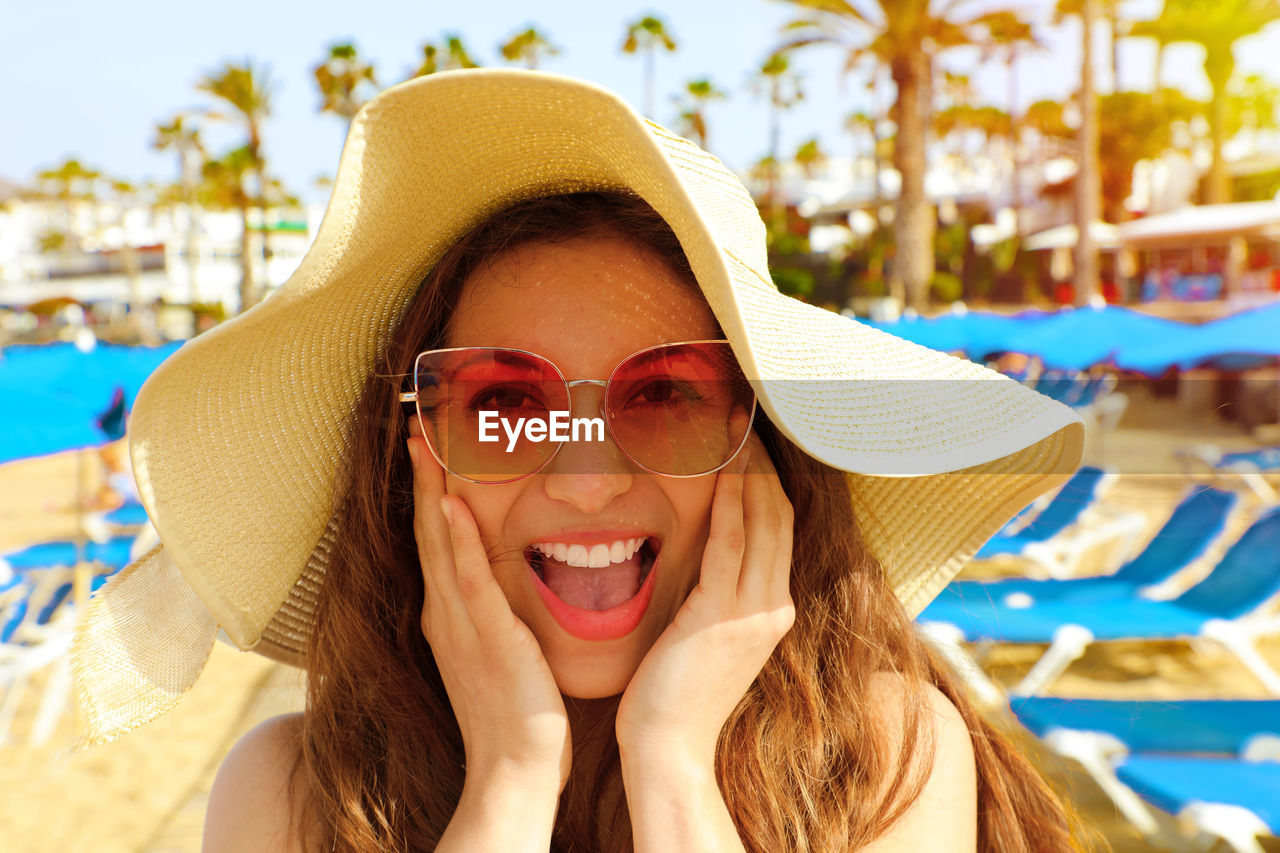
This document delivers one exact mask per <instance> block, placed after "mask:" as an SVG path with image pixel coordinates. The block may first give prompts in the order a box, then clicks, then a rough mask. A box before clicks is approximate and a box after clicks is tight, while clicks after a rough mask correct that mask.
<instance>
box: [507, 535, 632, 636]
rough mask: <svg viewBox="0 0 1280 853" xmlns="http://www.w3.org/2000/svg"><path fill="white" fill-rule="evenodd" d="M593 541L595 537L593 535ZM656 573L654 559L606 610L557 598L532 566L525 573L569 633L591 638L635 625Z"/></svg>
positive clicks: (620, 632)
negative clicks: (632, 589)
mask: <svg viewBox="0 0 1280 853" xmlns="http://www.w3.org/2000/svg"><path fill="white" fill-rule="evenodd" d="M555 541H558V542H565V544H586V543H585V542H583V543H576V542H572V541H566V540H564V539H557V540H555ZM596 541H599V540H598V539H597V540H596ZM657 573H658V564H657V561H656V560H655V561H654V564H653V566H652V567H651V568H650V569H649V575H648V577H646V578H645V579H644V583H642V584H640V589H639V590H637V591H636V594H635V595H633V596H632V597H631V598H630V599H628V600H627V601H624V602H622V603H621V604H619V605H617V606H616V607H610V608H609V609H608V610H587V609H585V608H582V607H574V606H573V605H572V604H567V603H566V602H564V601H561V600H560V598H559V597H558V596H557V595H556V594H555V593H554V592H552V591H551V590H550V589H548V588H547V585H546V584H544V583H543V582H542V579H541V578H540V577H538V574H537V572H535V571H534V570H533V568H532V567H530V569H529V576H530V577H531V578H533V588H534V589H536V590H537V591H538V597H539V598H541V599H542V603H543V604H544V605H545V606H546V608H547V611H548V612H549V613H550V614H551V617H552V618H553V619H555V620H556V622H557V623H559V625H560V627H561V628H563V629H564V630H565V631H566V632H568V633H569V634H570V635H572V636H574V637H577V638H578V639H579V640H591V641H594V642H600V641H602V640H617V639H619V638H621V637H625V636H626V635H627V634H630V633H631V632H632V631H634V630H635V629H636V626H637V625H639V624H640V620H641V619H643V618H644V614H645V611H646V610H648V609H649V602H650V601H651V600H652V599H653V578H654V575H656V574H657Z"/></svg>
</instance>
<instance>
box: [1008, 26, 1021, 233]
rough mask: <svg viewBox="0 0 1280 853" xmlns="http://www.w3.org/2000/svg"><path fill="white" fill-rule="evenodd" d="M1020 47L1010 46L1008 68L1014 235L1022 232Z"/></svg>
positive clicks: (1010, 176) (1010, 175)
mask: <svg viewBox="0 0 1280 853" xmlns="http://www.w3.org/2000/svg"><path fill="white" fill-rule="evenodd" d="M1017 62H1018V48H1017V46H1016V45H1010V46H1009V64H1008V67H1007V69H1006V73H1007V74H1008V83H1009V166H1010V174H1009V178H1010V181H1011V183H1012V184H1013V235H1014V236H1015V237H1017V236H1020V235H1021V233H1022V222H1021V220H1022V160H1021V151H1020V149H1019V147H1018V129H1019V127H1020V124H1019V122H1018V75H1017V67H1016V66H1017Z"/></svg>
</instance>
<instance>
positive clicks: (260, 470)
mask: <svg viewBox="0 0 1280 853" xmlns="http://www.w3.org/2000/svg"><path fill="white" fill-rule="evenodd" d="M607 189H613V190H625V191H630V192H633V193H635V194H638V195H639V196H640V197H641V198H643V199H644V200H645V201H646V202H647V203H648V204H649V205H650V206H652V207H653V208H654V209H655V210H656V211H657V212H658V213H659V214H661V216H662V217H663V218H664V219H665V220H666V221H667V223H669V224H670V226H671V228H672V230H673V231H674V232H675V234H676V236H677V237H678V238H679V240H680V243H681V245H682V246H683V247H684V250H685V253H686V254H687V255H688V258H689V263H690V265H691V266H692V268H693V272H694V274H695V275H696V277H697V279H698V283H699V285H700V286H701V289H702V292H703V294H704V295H705V296H706V299H707V301H708V302H709V303H710V306H711V308H712V310H713V311H714V313H715V316H716V319H717V320H718V321H719V323H720V325H721V327H722V328H723V329H724V333H725V335H726V336H727V338H728V339H729V341H730V343H731V344H732V346H733V350H734V352H735V354H736V355H737V358H738V361H739V362H740V363H741V366H742V368H743V370H744V372H745V373H746V375H747V376H748V377H749V378H750V379H751V380H752V382H753V384H754V385H755V388H756V392H757V396H758V397H759V401H760V405H761V406H763V408H764V410H765V411H766V412H767V413H768V416H769V418H770V419H771V420H772V421H773V423H775V424H776V425H777V426H778V427H779V428H780V429H781V430H782V431H783V432H784V433H785V434H786V435H787V436H788V437H790V438H791V440H792V441H794V442H796V443H797V444H798V445H799V446H800V447H802V448H803V449H804V450H805V451H807V452H808V453H809V454H811V455H812V456H814V457H816V458H818V459H820V460H822V461H823V462H826V463H828V464H830V465H833V466H835V467H837V468H840V469H842V470H845V471H848V472H850V483H851V486H852V489H853V493H854V498H855V501H856V502H857V505H858V507H859V518H860V523H861V525H862V527H863V530H864V535H865V537H866V539H867V542H868V545H869V547H870V548H871V549H872V551H873V553H874V554H875V555H876V556H877V557H878V558H879V559H880V560H881V562H882V563H883V564H884V566H885V568H886V571H887V572H888V577H889V581H890V583H891V584H892V585H893V588H894V590H895V591H896V592H897V595H898V597H899V598H900V599H901V601H902V602H903V604H904V605H905V606H906V608H907V609H908V610H909V611H910V612H912V613H916V612H918V611H919V610H920V609H921V608H923V607H924V605H925V604H926V603H927V602H928V601H929V600H930V599H931V598H932V597H933V596H934V595H936V594H937V592H938V590H940V589H941V588H942V586H943V585H945V584H946V583H947V581H948V580H949V579H950V578H951V577H952V576H953V575H955V573H956V572H958V571H959V570H960V567H961V566H962V565H963V564H964V563H965V562H966V561H967V560H968V559H969V558H970V557H971V556H972V554H973V553H974V552H975V551H976V550H977V549H978V547H979V546H980V545H981V544H982V543H983V541H985V540H986V539H987V538H988V537H989V536H990V535H991V534H992V533H993V532H994V531H995V530H996V529H997V528H999V526H1000V525H1001V524H1002V523H1003V522H1004V521H1005V520H1007V519H1008V518H1009V517H1010V516H1011V515H1012V514H1013V513H1014V512H1016V511H1017V510H1018V509H1019V508H1020V507H1022V506H1023V505H1025V504H1027V503H1028V502H1029V501H1031V500H1032V499H1033V498H1034V497H1035V496H1036V495H1038V494H1039V493H1041V492H1043V491H1045V490H1046V489H1048V488H1050V487H1052V486H1054V485H1056V484H1058V483H1060V482H1061V481H1062V479H1063V478H1064V477H1065V476H1066V475H1067V474H1069V473H1070V471H1071V470H1073V469H1074V467H1075V466H1076V464H1077V462H1078V460H1079V457H1080V453H1081V447H1082V442H1083V430H1082V428H1081V425H1080V422H1079V420H1078V419H1077V418H1076V417H1075V415H1073V414H1072V412H1071V411H1070V410H1069V409H1067V408H1066V407H1064V406H1061V405H1059V404H1058V403H1055V402H1053V401H1051V400H1049V399H1047V398H1045V397H1042V396H1040V395H1038V394H1035V393H1033V392H1031V391H1029V390H1027V389H1025V388H1023V387H1022V386H1021V385H1019V384H1018V383H1016V382H1013V381H1011V380H1009V379H1006V378H1004V377H1002V376H999V375H998V374H996V373H993V372H991V371H988V370H986V369H984V368H981V367H978V366H976V365H973V364H970V363H968V362H966V361H963V360H961V359H957V358H953V357H951V356H947V355H942V354H940V353H937V352H934V351H932V350H928V349H924V348H922V347H919V346H916V345H914V344H911V343H907V342H905V341H902V340H899V339H898V338H895V337H892V336H890V335H887V334H884V333H882V332H879V331H876V330H874V329H871V328H869V327H867V326H865V325H862V324H859V323H857V322H854V321H852V320H849V319H846V318H844V317H840V316H838V315H836V314H833V313H831V312H828V311H824V310H822V309H819V308H815V307H812V306H809V305H805V304H803V303H801V302H798V301H796V300H794V299H791V298H789V297H786V296H783V295H781V294H779V293H778V291H777V289H776V288H775V287H774V285H773V283H772V281H771V279H770V277H769V272H768V267H767V262H766V257H765V239H764V237H765V230H764V226H763V224H762V223H761V221H760V216H759V214H758V212H757V209H756V206H755V204H754V203H753V202H752V200H751V197H750V196H749V195H748V194H747V191H746V190H745V189H744V188H743V186H742V184H741V183H740V182H739V181H738V179H737V178H736V177H735V176H734V175H733V173H732V172H730V171H729V170H728V169H726V168H725V167H724V166H723V165H722V164H721V163H720V162H719V161H718V160H716V159H715V158H714V157H712V156H711V155H709V154H707V153H706V152H704V151H702V150H701V149H699V148H697V147H696V146H695V145H693V144H692V143H690V142H688V141H686V140H684V139H681V138H679V137H677V136H674V135H673V134H671V133H668V132H667V131H665V130H663V129H662V128H661V127H659V126H657V125H655V124H652V123H651V122H648V121H645V120H644V119H642V118H641V117H640V116H639V115H637V114H636V113H635V112H634V111H633V110H632V109H631V108H630V107H629V106H627V104H625V103H624V102H623V101H622V100H621V99H620V98H618V97H617V96H615V95H613V94H612V93H610V92H608V91H605V90H603V89H600V88H598V87H596V86H594V85H591V84H588V83H584V82H581V81H578V80H573V79H569V78H566V77H560V76H556V75H549V74H540V73H533V72H523V71H507V70H502V71H499V70H477V71H461V72H449V73H442V74H435V75H432V76H430V77H425V78H421V79H417V80H414V81H411V82H409V83H405V84H403V85H401V86H397V87H395V88H393V89H391V90H389V91H387V92H385V93H384V94H382V95H380V96H379V97H377V98H375V99H374V100H373V101H371V102H370V103H369V104H368V105H367V106H366V107H365V108H364V109H363V110H362V111H361V113H360V115H358V116H357V117H356V120H355V121H354V122H353V123H352V126H351V132H350V135H349V137H348V139H347V143H346V147H345V148H344V150H343V153H342V161H341V163H340V165H339V168H338V176H337V181H336V183H335V185H334V188H333V197H332V199H331V200H330V202H329V208H328V211H327V213H326V214H325V218H324V222H323V224H322V225H321V226H320V230H319V233H318V234H317V236H316V240H315V244H314V245H313V246H312V247H311V249H310V251H309V252H308V253H307V255H306V257H305V258H304V260H303V261H302V263H301V265H300V266H299V267H298V270H297V272H295V273H294V274H293V276H292V277H291V278H290V279H289V281H288V282H286V283H285V284H284V286H283V287H281V288H280V290H279V291H278V292H276V293H275V294H273V295H272V296H271V297H270V298H269V299H267V300H266V301H265V302H263V303H262V304H261V305H258V306H257V307H255V308H254V309H253V310H251V311H248V312H246V313H244V314H243V315H241V316H239V317H237V318H235V319H234V320H231V321H230V322H228V323H225V324H223V325H221V326H219V327H217V328H215V329H213V330H211V331H209V332H207V333H206V334H203V335H201V336H199V337H197V338H195V339H194V340H192V341H191V342H189V343H188V344H186V345H185V346H184V347H182V349H180V350H179V351H178V352H177V353H175V354H174V355H173V356H172V357H171V358H169V359H168V361H166V362H165V363H164V364H162V365H161V366H160V368H159V369H158V370H157V371H156V372H155V374H154V375H153V376H152V377H151V379H150V380H149V381H148V382H147V383H146V385H145V386H144V387H143V389H142V392H141V393H140V394H139V395H138V398H137V402H136V405H135V407H134V410H133V415H132V423H131V424H130V430H129V432H130V452H131V454H132V458H133V467H134V473H135V475H136V477H137V481H138V489H139V492H140V494H141V496H142V500H143V503H144V504H145V505H146V508H147V512H148V514H149V515H150V517H151V519H152V521H153V522H154V524H155V527H156V529H157V531H158V532H159V534H160V538H161V540H162V542H163V543H164V544H163V545H162V546H159V547H157V548H156V549H155V550H153V551H151V552H150V553H149V554H147V555H146V556H144V557H143V558H141V559H140V560H138V561H137V562H136V563H134V564H133V565H131V566H129V567H128V568H126V569H125V570H124V571H122V572H120V574H119V575H117V576H116V577H115V578H114V579H112V581H111V582H110V583H108V584H107V585H106V586H105V587H104V588H103V589H102V590H101V591H100V592H99V593H98V595H97V596H96V597H95V598H94V599H93V601H92V603H91V605H90V606H89V608H88V609H87V610H86V612H85V614H84V616H83V618H82V619H81V622H80V624H79V625H78V627H77V633H76V638H75V644H74V647H73V667H74V670H75V673H76V679H77V684H78V689H79V693H80V700H81V704H82V706H83V708H84V711H85V720H86V723H87V726H88V740H89V741H90V742H98V741H104V740H109V739H111V738H113V737H115V736H117V735H118V734H120V733H122V732H124V731H127V730H129V729H131V728H133V727H134V726H136V725H139V724H140V723H143V722H146V721H147V720H150V719H152V718H154V717H156V716H158V715H159V714H161V713H163V712H164V711H166V710H168V709H169V708H170V707H172V706H173V705H174V704H176V703H177V701H178V700H179V699H180V698H181V696H182V695H183V694H184V693H185V692H186V691H187V690H188V689H189V688H190V687H191V685H192V684H193V683H194V681H195V679H196V678H197V676H198V675H199V673H200V670H201V668H202V667H203V666H204V663H205V661H206V660H207V658H208V655H209V652H210V650H211V648H212V645H213V642H214V640H215V638H216V637H217V636H218V633H219V630H221V631H222V632H224V634H225V637H226V638H227V639H229V640H230V641H231V642H232V643H234V644H235V645H236V646H238V647H239V648H241V649H252V650H253V651H256V652H259V653H260V654H263V655H266V656H268V657H271V658H274V659H277V660H282V661H287V662H291V663H295V664H300V665H301V664H302V663H303V654H304V650H305V648H306V643H307V637H308V636H309V633H310V630H311V626H312V623H313V621H314V613H315V605H316V597H317V592H318V590H319V589H320V587H321V586H322V585H323V583H324V579H325V569H326V564H327V557H328V553H329V545H330V543H331V541H332V538H331V537H332V530H331V528H330V522H331V518H332V515H333V512H334V508H335V500H336V495H335V479H336V472H337V471H338V468H339V462H340V459H341V457H342V456H343V454H344V452H345V451H346V448H347V430H348V422H349V420H350V417H351V415H352V412H353V410H354V408H355V405H356V398H357V395H358V393H359V392H360V389H361V387H362V385H363V383H364V381H365V377H366V375H367V373H368V372H369V370H370V369H371V368H372V366H373V365H374V363H375V359H376V357H377V355H378V354H379V353H380V352H381V350H382V348H383V347H384V346H385V345H386V343H387V341H388V337H389V335H390V333H391V331H392V329H393V328H394V327H395V325H396V323H397V321H398V319H399V318H400V317H401V315H402V314H403V312H404V311H405V309H406V307H407V306H408V305H409V304H410V302H411V301H412V300H413V298H414V292H415V289H416V287H417V285H418V284H419V283H420V282H421V280H422V278H423V276H424V275H425V273H426V272H427V271H428V270H430V269H431V267H432V265H433V264H434V263H435V262H436V261H437V260H438V259H439V258H440V256H441V254H442V253H443V252H444V251H445V250H446V249H447V248H448V247H449V246H450V245H451V244H453V243H454V242H456V241H457V240H458V239H459V238H460V237H462V236H463V235H464V234H466V233H467V232H468V231H469V230H470V229H472V228H473V227H475V226H476V225H477V224H479V223H480V222H482V221H483V220H485V219H486V218H487V217H489V216H491V215H492V214H494V213H496V212H498V211H499V210H502V209H503V208H505V207H508V206H510V205H511V204H513V203H515V202H517V201H520V200H523V199H527V198H531V197H535V196H543V195H552V194H559V193H566V192H574V191H581V190H607Z"/></svg>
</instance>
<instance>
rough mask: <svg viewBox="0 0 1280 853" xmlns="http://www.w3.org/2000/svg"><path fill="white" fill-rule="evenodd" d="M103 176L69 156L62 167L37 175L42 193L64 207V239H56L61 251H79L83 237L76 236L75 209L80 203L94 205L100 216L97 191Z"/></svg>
mask: <svg viewBox="0 0 1280 853" xmlns="http://www.w3.org/2000/svg"><path fill="white" fill-rule="evenodd" d="M101 179H102V173H101V172H100V171H98V170H97V169H92V168H89V167H87V166H85V165H84V164H83V163H81V162H80V161H79V160H77V159H75V158H74V157H68V158H67V159H66V160H63V161H62V163H60V164H59V165H58V166H56V167H54V168H52V169H45V170H43V171H40V172H37V173H36V180H37V181H38V182H39V184H40V189H41V191H42V193H43V194H44V195H45V196H46V197H49V198H52V199H54V200H55V201H57V202H58V203H59V205H60V206H61V208H62V215H63V219H64V222H63V226H64V227H63V231H62V234H63V236H62V238H61V239H57V240H53V242H56V243H58V245H59V247H60V248H63V249H66V248H78V247H79V244H80V240H79V235H77V233H76V222H75V207H76V204H77V203H78V202H86V203H88V204H90V205H93V206H94V216H95V217H96V216H97V212H96V203H97V190H98V183H99V181H101Z"/></svg>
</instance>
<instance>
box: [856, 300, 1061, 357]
mask: <svg viewBox="0 0 1280 853" xmlns="http://www.w3.org/2000/svg"><path fill="white" fill-rule="evenodd" d="M1048 316H1051V315H1049V314H1047V313H1045V312H1044V311H1038V310H1031V311H1023V312H1021V313H1019V314H996V313H994V312H991V311H966V312H952V313H949V314H943V315H941V316H938V317H933V318H923V317H911V318H903V319H900V320H898V321H896V322H893V323H879V324H875V325H876V328H878V329H880V330H881V331H884V332H888V333H889V334H891V335H895V336H897V337H899V338H902V339H904V340H908V341H911V342H912V343H917V344H920V345H921V346H926V347H929V348H930V349H936V350H939V351H941V352H963V353H964V354H965V355H966V356H968V357H969V358H971V359H973V360H974V361H983V360H985V359H986V358H987V357H988V356H990V355H993V354H995V353H1000V352H1007V351H1009V349H1010V348H1009V347H1008V345H1007V342H1008V340H1009V339H1010V338H1013V337H1015V336H1017V335H1020V334H1022V333H1023V332H1025V331H1026V330H1028V329H1030V328H1034V327H1036V326H1037V325H1038V324H1039V323H1040V322H1042V321H1043V320H1044V318H1045V317H1048Z"/></svg>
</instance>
